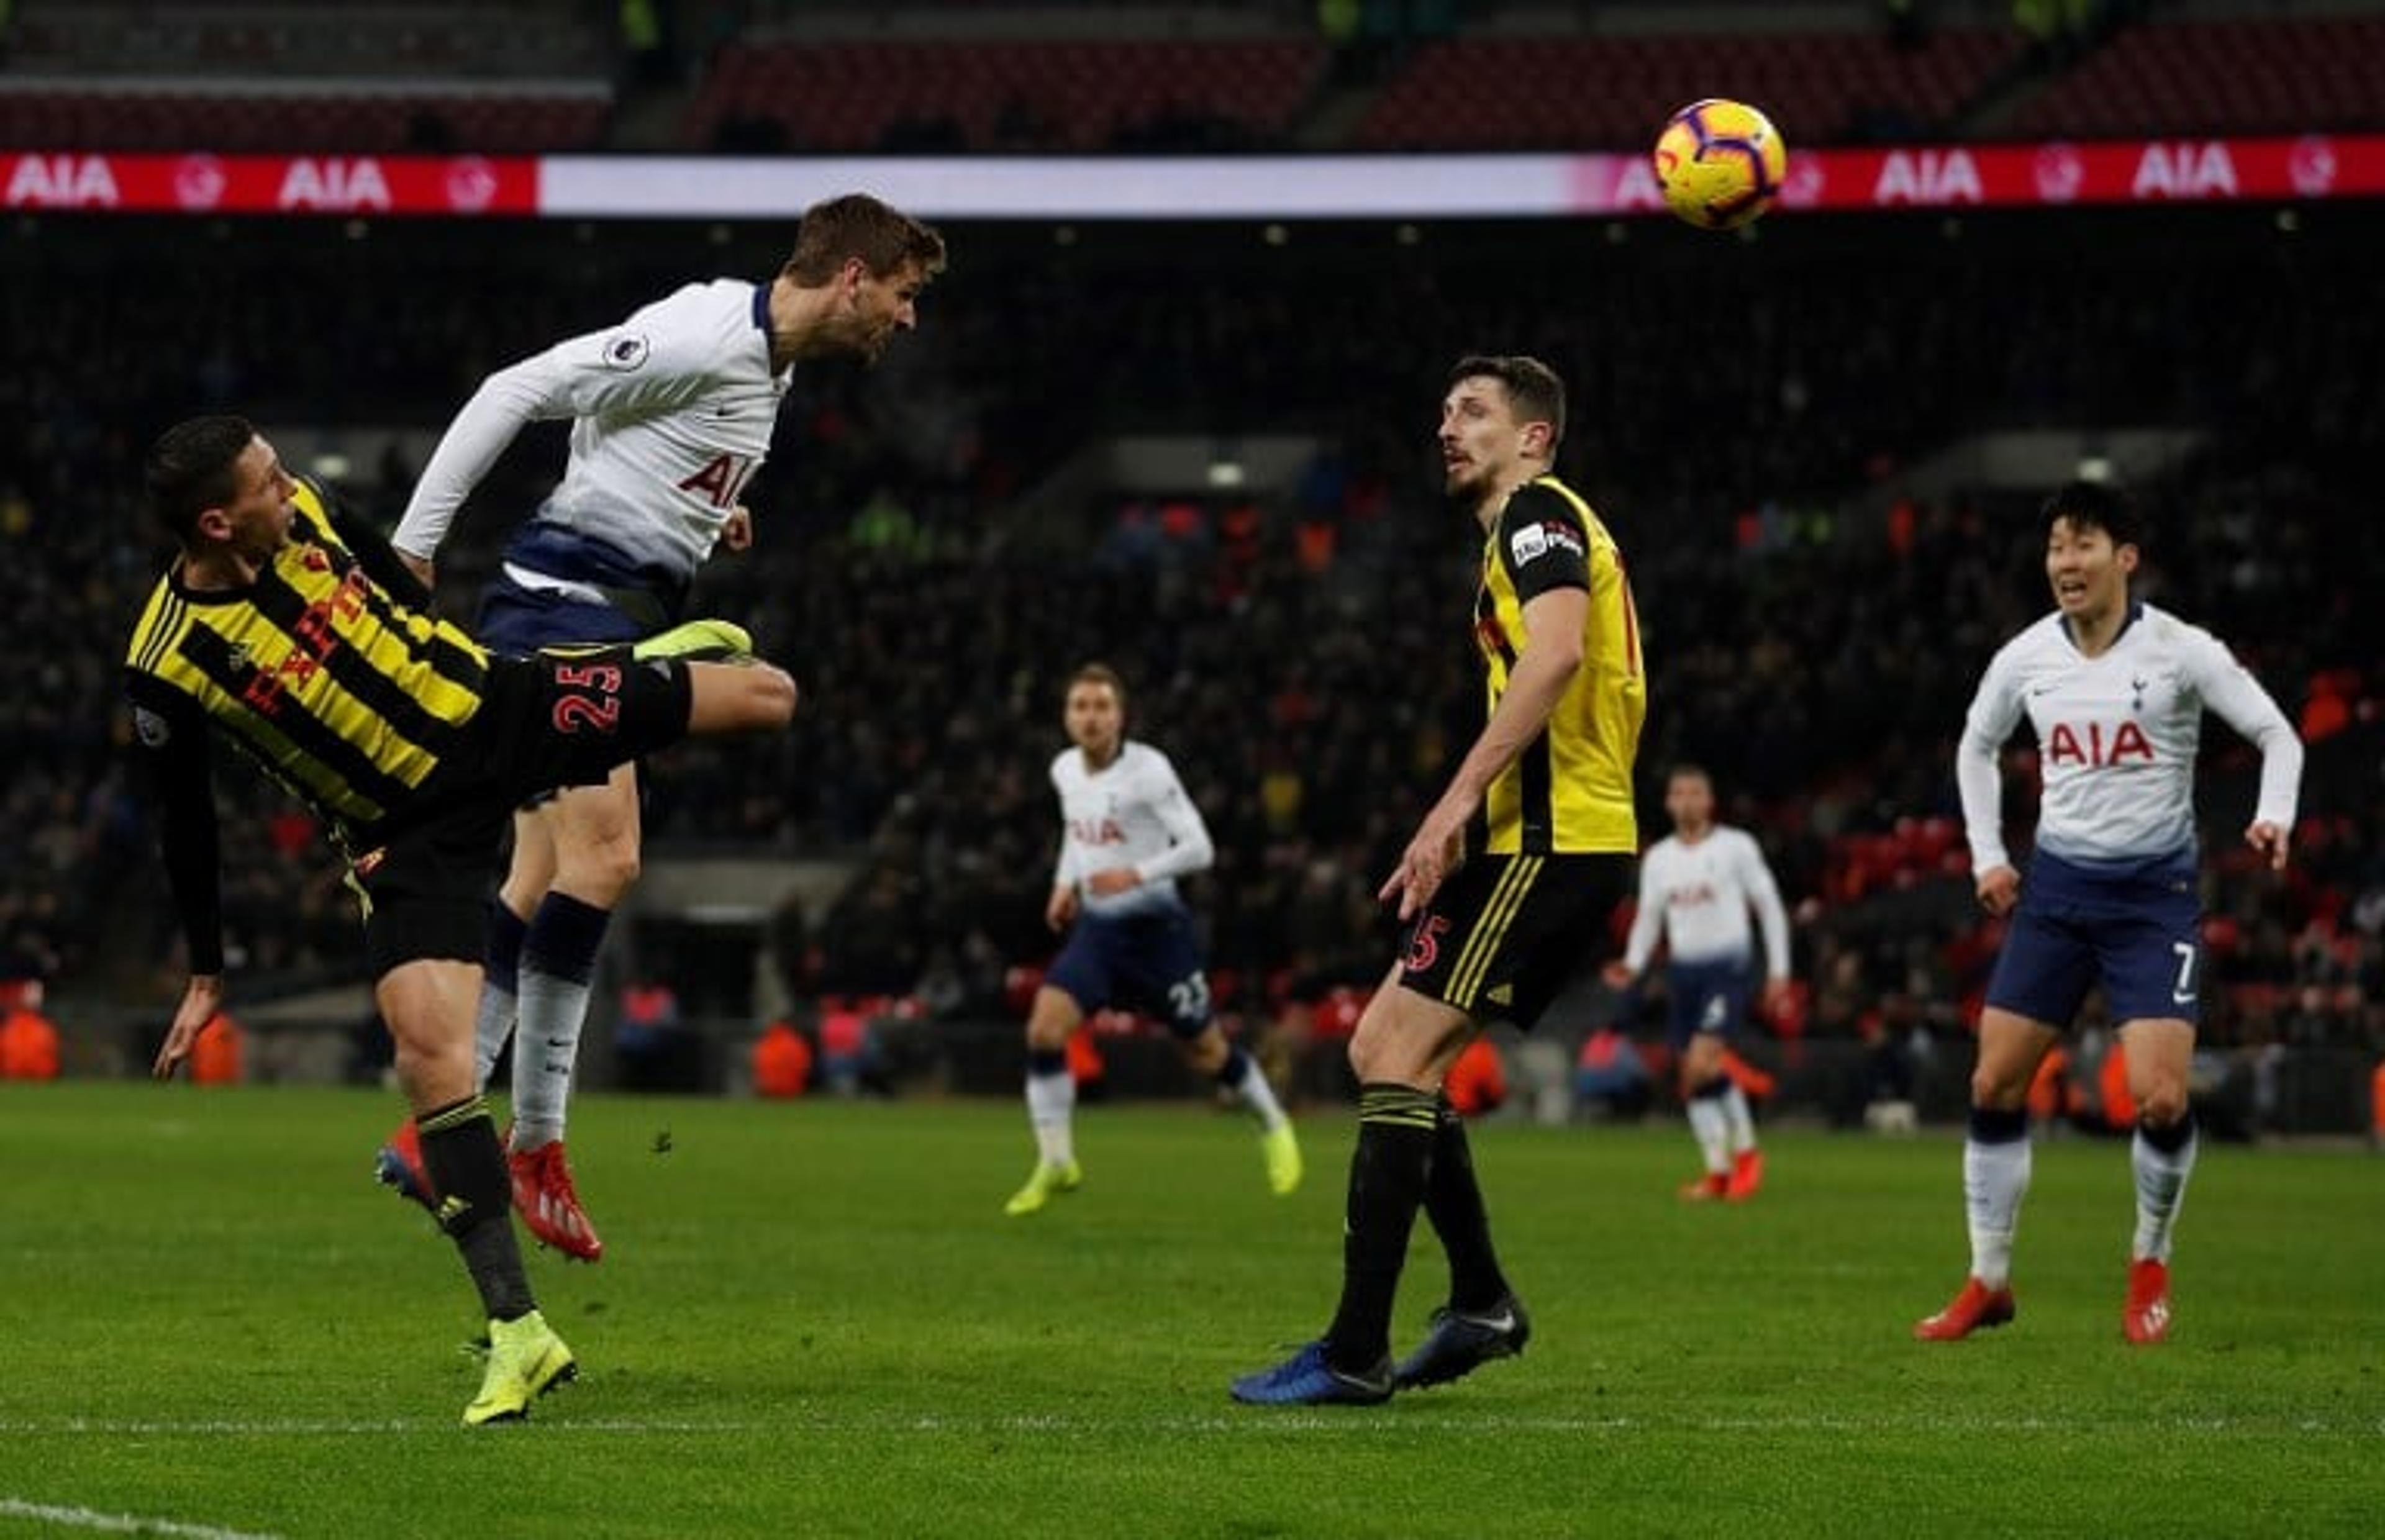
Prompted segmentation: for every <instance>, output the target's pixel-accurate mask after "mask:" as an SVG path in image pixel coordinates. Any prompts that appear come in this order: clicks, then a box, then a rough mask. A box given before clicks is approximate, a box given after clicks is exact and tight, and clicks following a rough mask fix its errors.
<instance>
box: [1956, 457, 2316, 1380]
mask: <svg viewBox="0 0 2385 1540" xmlns="http://www.w3.org/2000/svg"><path fill="white" fill-rule="evenodd" d="M2044 526H2045V571H2046V577H2047V578H2048V579H2049V580H2050V581H2051V582H2052V584H2053V588H2054V604H2055V610H2054V614H2052V615H2048V616H2046V617H2045V618H2044V619H2042V620H2040V621H2038V622H2037V623H2036V624H2035V625H2033V626H2031V627H2029V628H2028V629H2027V630H2025V631H2023V632H2021V633H2020V634H2019V635H2018V636H2017V637H2015V638H2014V639H2013V640H2011V641H2009V642H2007V643H2006V644H2005V645H2004V648H2003V650H2002V651H2000V652H1997V653H1996V655H1995V657H1994V658H1993V659H1992V661H1991V662H1990V663H1989V664H1988V669H1987V674H1986V676H1985V677H1983V678H1982V679H1981V680H1980V681H1979V693H1978V694H1977V695H1976V696H1975V697H1973V699H1972V702H1971V708H1970V714H1969V716H1968V718H1967V721H1966V723H1965V725H1964V730H1963V741H1962V747H1961V749H1960V750H1959V751H1958V753H1957V758H1956V763H1955V774H1956V778H1957V780H1958V782H1959V784H1960V786H1961V789H1962V797H1963V818H1964V822H1965V824H1966V826H1967V831H1968V834H1969V838H1970V846H1971V866H1972V872H1973V877H1974V881H1975V882H1976V884H1977V886H1978V888H1979V902H1980V904H1981V905H1982V906H1983V907H1985V908H1986V909H1987V911H1988V912H1989V913H1992V914H2000V915H2010V916H2011V925H2010V928H2009V930H2008V931H2007V933H2006V935H2005V938H2004V950H2003V952H2002V954H2001V955H2000V956H1999V957H1998V958H1997V960H1996V968H1995V973H1994V975H1993V977H1992V979H1991V980H1990V982H1989V985H1988V992H1987V1003H1986V1008H1985V1009H1984V1010H1983V1011H1982V1012H1980V1016H1979V1062H1978V1065H1977V1067H1976V1069H1975V1070H1974V1071H1973V1072H1972V1076H1971V1126H1970V1136H1969V1138H1968V1139H1967V1141H1966V1143H1965V1145H1964V1149H1963V1198H1964V1207H1965V1210H1966V1213H1967V1219H1968V1221H1969V1226H1970V1236H1971V1273H1970V1276H1969V1277H1968V1278H1967V1280H1966V1281H1965V1282H1964V1285H1963V1287H1962V1290H1961V1291H1960V1292H1959V1293H1957V1294H1956V1295H1955V1297H1954V1300H1953V1301H1952V1302H1951V1303H1950V1304H1948V1305H1947V1307H1946V1308H1945V1309H1944V1310H1941V1311H1939V1312H1938V1313H1937V1314H1936V1315H1933V1316H1930V1317H1929V1318H1927V1319H1926V1320H1923V1321H1921V1322H1918V1323H1916V1324H1915V1326H1914V1328H1913V1332H1914V1335H1915V1336H1917V1337H1918V1338H1920V1339H1921V1340H1923V1341H1925V1342H1951V1341H1954V1340H1957V1339H1959V1338H1962V1337H1965V1336H1968V1335H1970V1334H1971V1333H1972V1332H1974V1331H1977V1330H1979V1329H1980V1328H1983V1327H1988V1326H2000V1325H2002V1324H2004V1323H2005V1322H2008V1321H2010V1320H2012V1319H2013V1317H2014V1314H2015V1312H2016V1311H2015V1305H2014V1299H2013V1290H2012V1284H2011V1270H2012V1247H2013V1233H2014V1230H2015V1229H2016V1227H2017V1224H2018V1222H2019V1217H2020V1204H2021V1198H2022V1196H2023V1195H2024V1194H2025V1193H2026V1192H2027V1191H2028V1189H2029V1123H2028V1118H2029V1114H2028V1107H2027V1099H2028V1093H2029V1082H2030V1080H2031V1079H2032V1078H2033V1077H2034V1076H2035V1074H2036V1073H2037V1066H2038V1062H2039V1060H2041V1059H2042V1058H2043V1057H2044V1055H2045V1053H2046V1050H2047V1049H2050V1048H2051V1047H2052V1046H2053V1044H2054V1039H2055V1037H2057V1036H2059V1035H2060V1034H2061V1033H2062V1032H2063V1031H2064V1030H2066V1029H2067V1027H2068V1026H2069V1025H2070V1024H2071V1021H2072V1018H2074V1017H2075V1016H2076V1015H2077V1014H2078V1012H2079V1006H2080V1004H2081V1002H2082V1001H2084V1000H2085V999H2086V997H2087V992H2088V991H2089V990H2090V989H2091V988H2092V987H2095V986H2096V985H2098V984H2100V985H2102V987H2103V989H2104V998H2105V1000H2106V1001H2107V1003H2108V1004H2109V1006H2110V1009H2111V1015H2112V1020H2113V1022H2114V1024H2115V1025H2117V1028H2118V1031H2119V1035H2120V1038H2121V1041H2122V1042H2123V1043H2124V1045H2125V1046H2126V1049H2127V1063H2128V1078H2129V1096H2130V1097H2131V1098H2133V1099H2135V1101H2136V1104H2137V1107H2138V1120H2137V1130H2136V1136H2135V1138H2134V1140H2133V1141H2132V1143H2131V1145H2130V1149H2129V1164H2130V1166H2131V1169H2132V1170H2133V1172H2134V1174H2135V1178H2136V1193H2137V1227H2136V1235H2135V1238H2134V1241H2133V1243H2132V1245H2131V1246H2130V1248H2129V1283H2128V1294H2127V1298H2126V1302H2125V1304H2124V1305H2123V1307H2122V1310H2121V1331H2122V1334H2123V1335H2124V1336H2125V1337H2126V1338H2127V1339H2128V1340H2129V1342H2132V1343H2139V1344H2149V1343H2155V1342H2159V1341H2161V1340H2162V1339H2163V1338H2165V1337H2166V1336H2167V1335H2168V1334H2169V1328H2170V1298H2169V1257H2170V1231H2171V1227H2172V1225H2173V1224H2174V1223H2175V1222H2176V1220H2177V1217H2178V1211H2179V1201H2180V1199H2181V1198H2182V1197H2183V1196H2184V1194H2185V1190H2186V1182H2187V1177H2188V1175H2189V1174H2190V1173H2191V1172H2192V1170H2193V1169H2194V1155H2195V1127H2194V1113H2193V1108H2192V1106H2191V1103H2190V1102H2189V1100H2188V1096H2187V1081H2188V1071H2189V1067H2190V1062H2191V1058H2192V1055H2193V1051H2194V1029H2195V1023H2196V1020H2197V1019H2198V1014H2199V1004H2200V1000H2201V997H2202V991H2203V948H2202V926H2203V913H2202V906H2201V903H2200V901H2199V900H2198V897H2197V891H2196V889H2197V872H2196V851H2195V828H2194V758H2195V751H2196V749H2197V746H2198V744H2199V741H2200V739H2201V735H2202V727H2203V714H2204V710H2205V709H2206V708H2208V709H2209V710H2210V711H2212V712H2213V713H2215V714H2217V715H2218V716H2219V718H2220V719H2221V720H2222V721H2224V722H2226V723H2227V724H2228V725H2229V727H2233V728H2234V729H2235V730H2236V731H2237V732H2238V733H2240V734H2241V735H2242V736H2243V737H2244V738H2245V739H2249V740H2250V741H2252V742H2254V743H2255V744H2258V745H2259V746H2260V750H2261V789H2260V793H2259V801H2258V804H2257V806H2256V807H2255V809H2254V813H2253V821H2252V823H2251V825H2250V826H2248V827H2246V829H2245V831H2244V838H2245V841H2246V843H2248V844H2250V845H2251V846H2252V847H2253V848H2254V850H2256V851H2261V852H2263V853H2264V854H2266V856H2267V857H2268V859H2269V864H2270V867H2271V869H2272V870H2282V869H2283V868H2284V866H2285V863H2286V851H2287V845H2288V841H2289V839H2290V838H2291V831H2292V829H2293V823H2294V804H2295V800H2296V796H2297V793H2298V790H2299V788H2300V784H2301V780H2302V767H2303V747H2302V742H2301V740H2300V739H2297V738H2296V737H2295V735H2294V730H2293V727H2292V726H2291V724H2290V723H2289V722H2288V721H2287V720H2286V717H2285V714H2284V713H2283V712H2281V711H2279V709H2278V704H2277V702H2275V701H2272V700H2271V699H2270V698H2269V696H2268V694H2267V692H2266V691H2265V690H2263V689H2262V688H2261V687H2260V685H2259V684H2258V683H2257V682H2256V681H2255V680H2254V678H2253V677H2252V675H2251V674H2249V673H2247V672H2246V671H2245V669H2244V668H2243V666H2242V665H2241V664H2238V663H2237V662H2236V660H2235V658H2234V657H2233V656H2231V655H2230V654H2229V651H2228V649H2227V648H2226V647H2225V646H2224V645H2222V644H2221V643H2220V642H2219V640H2217V639H2216V638H2215V637H2213V636H2212V634H2211V633H2210V632H2208V631H2205V630H2204V629H2203V628H2202V627H2197V626H2191V625H2189V624H2187V623H2186V622H2185V621H2183V620H2180V619H2179V618H2178V617H2177V616H2175V615H2166V614H2164V613H2162V612H2161V611H2159V610H2156V609H2154V608H2153V607H2152V606H2151V605H2148V604H2145V603H2143V602H2140V601H2132V600H2131V599H2130V598H2129V574H2131V573H2132V572H2134V571H2135V570H2136V567H2137V563H2138V559H2139V552H2140V546H2141V543H2142V529H2141V527H2140V524H2139V522H2138V516H2137V514H2136V511H2135V509H2134V508H2133V507H2132V506H2131V505H2130V504H2129V502H2128V501H2127V500H2126V499H2125V498H2124V497H2122V496H2121V495H2120V494H2119V493H2118V492H2117V491H2114V490H2113V489H2111V488H2108V487H2104V486H2102V485H2099V484H2096V483H2092V482H2074V483H2072V484H2070V485H2069V486H2067V487H2064V488H2063V489H2061V490H2060V491H2057V492H2055V493H2054V496H2053V497H2052V498H2051V499H2050V500H2048V502H2047V503H2046V504H2045V511H2044ZM2024 714H2026V715H2027V716H2028V718H2029V725H2030V727H2033V728H2034V729H2035V731H2036V734H2037V743H2038V762H2039V765H2040V767H2041V771H2042V780H2043V787H2044V789H2043V792H2042V805H2041V811H2040V813H2039V819H2038V827H2037V849H2036V852H2035V854H2034V855H2032V856H2031V857H2030V858H2029V873H2028V877H2027V880H2026V881H2024V880H2023V878H2022V876H2021V875H2020V873H2019V872H2018V871H2017V869H2016V868H2015V866H2014V865H2013V862H2012V858H2011V857H2010V856H2009V855H2008V854H2007V853H2006V851H2005V850H2004V830H2003V827H2002V823H2001V815H2002V808H2003V777H2002V776H2001V774H2000V773H1999V764H1998V756H1999V754H2000V753H2001V751H2002V750H2003V747H2004V740H2005V739H2006V738H2007V737H2009V736H2010V735H2011V733H2012V731H2013V728H2014V727H2016V726H2017V724H2018V723H2019V721H2020V719H2021V717H2022V716H2023V715H2024Z"/></svg>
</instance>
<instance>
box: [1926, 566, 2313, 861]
mask: <svg viewBox="0 0 2385 1540" xmlns="http://www.w3.org/2000/svg"><path fill="white" fill-rule="evenodd" d="M2206 706H2207V707H2209V708H2210V709H2211V710H2212V711H2213V712H2216V714H2218V715H2219V717H2220V719H2221V720H2222V721H2224V722H2226V723H2227V724H2228V725H2229V727H2233V728H2235V729H2236V731H2237V732H2239V733H2241V734H2242V735H2243V736H2244V737H2245V738H2246V739H2250V740H2251V741H2253V742H2254V743H2256V744H2258V745H2259V746H2260V749H2261V793H2260V801H2259V805H2258V807H2257V808H2256V809H2255V810H2254V815H2253V816H2254V819H2256V820H2258V819H2266V820H2267V821H2268V822H2270V823H2273V824H2275V825H2277V826H2279V828H2291V827H2292V826H2293V822H2294V802H2295V799H2296V796H2297V794H2298V791H2299V789H2300V787H2301V783H2302V773H2303V746H2302V740H2301V739H2298V738H2296V737H2295V736H2294V729H2293V727H2292V726H2291V724H2290V723H2288V722H2287V720H2286V716H2285V714H2284V713H2283V712H2281V711H2279V709H2278V703H2277V702H2275V701H2272V700H2271V699H2269V696H2268V692H2267V691H2266V690H2264V689H2262V688H2261V687H2260V685H2259V683H2258V682H2257V681H2255V680H2254V677H2253V676H2252V675H2251V674H2249V673H2247V672H2246V671H2245V669H2244V666H2243V664H2240V663H2238V662H2237V661H2236V659H2235V658H2234V656H2233V655H2231V654H2230V653H2229V651H2228V649H2227V648H2226V647H2225V646H2224V645H2222V644H2221V643H2220V641H2219V640H2218V639H2217V638H2216V637H2214V636H2213V635H2212V634H2211V633H2210V632H2208V631H2206V630H2204V629H2203V627H2200V626H2191V625H2189V624H2188V623H2187V622H2185V621H2183V620H2180V619H2179V618H2178V617H2177V616H2176V615H2166V614H2164V613H2163V612H2162V611H2160V610H2156V609H2154V608H2153V607H2152V606H2151V605H2146V604H2140V605H2137V606H2135V607H2134V609H2133V611H2132V615H2131V618H2130V619H2129V624H2128V625H2127V626H2126V627H2124V628H2123V629H2122V630H2121V632H2120V635H2119V638H2118V639H2117V640H2115V641H2114V642H2113V643H2112V645H2111V646H2110V647H2109V648H2107V649H2106V650H2105V651H2104V653H2103V655H2102V656H2100V657H2093V658H2090V657H2086V656H2083V655H2082V654H2081V653H2080V652H2079V649H2078V647H2077V646H2076V645H2075V644H2074V643H2073V642H2072V641H2071V640H2070V631H2069V627H2067V625H2066V624H2065V623H2064V621H2063V618H2062V615H2061V614H2060V612H2058V611H2057V612H2056V613H2054V614H2053V615H2047V616H2046V617H2045V618H2044V619H2042V620H2040V621H2038V622H2037V623H2036V624H2035V625H2033V626H2030V627H2029V628H2028V629H2027V630H2025V631H2023V632H2021V633H2020V634H2019V635H2018V636H2017V637H2015V638H2013V639H2012V640H2010V641H2008V642H2006V643H2004V647H2003V648H2002V649H2001V650H1999V651H1998V652H1997V653H1996V655H1995V657H1994V658H1993V659H1992V660H1990V662H1989V664H1988V671H1987V673H1986V675H1985V676H1984V677H1981V678H1980V680H1979V693H1978V694H1977V695H1976V696H1974V697H1973V698H1972V700H1971V710H1970V714H1969V716H1968V717H1967V720H1966V721H1965V723H1964V726H1963V743H1962V747H1961V748H1960V750H1958V751H1956V754H1955V758H1954V772H1955V779H1956V781H1957V783H1958V784H1959V785H1960V787H1961V789H1962V793H1963V822H1964V825H1965V826H1966V829H1967V833H1968V834H1969V836H1970V844H1971V864H1972V869H1973V870H1975V871H1979V872H1984V871H1986V870H1988V869H1989V868H1990V867H1993V866H2008V865H2010V864H2011V863H2012V862H2011V858H2010V857H2009V856H2008V855H2007V854H2006V853H2005V851H2004V829H2003V825H2002V812H2003V807H2002V803H2003V777H2002V776H2001V774H2000V766H1999V761H1998V756H1999V754H2000V753H2001V752H2002V751H2003V748H2004V740H2005V739H2008V738H2010V737H2011V736H2012V731H2013V728H2014V727H2015V726H2016V725H2017V724H2018V722H2019V720H2020V717H2021V714H2022V713H2024V712H2026V713H2027V714H2028V715H2029V725H2030V726H2031V727H2034V728H2036V730H2037V744H2038V764H2039V769H2040V774H2041V776H2042V780H2043V782H2044V787H2045V790H2044V798H2043V805H2042V810H2041V811H2040V813H2039V816H2038V826H2037V843H2038V848H2039V849H2041V850H2043V851H2048V852H2049V853H2051V854H2054V855H2056V856H2060V857H2062V858H2063V859H2065V860H2069V861H2089V862H2115V861H2132V860H2139V859H2143V858H2148V857H2157V856H2172V855H2177V854H2179V853H2181V852H2185V851H2191V850H2192V849H2193V847H2194V755H2195V751H2196V749H2197V748H2198V747H2199V746H2200V742H2201V739H2202V735H2203V713H2204V708H2205V707H2206Z"/></svg>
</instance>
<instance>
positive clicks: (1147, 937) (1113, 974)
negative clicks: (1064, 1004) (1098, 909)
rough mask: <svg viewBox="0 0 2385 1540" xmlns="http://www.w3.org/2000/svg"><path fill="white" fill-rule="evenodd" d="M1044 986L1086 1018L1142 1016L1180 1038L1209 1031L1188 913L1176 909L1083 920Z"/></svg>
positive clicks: (1204, 983) (1205, 982)
mask: <svg viewBox="0 0 2385 1540" xmlns="http://www.w3.org/2000/svg"><path fill="white" fill-rule="evenodd" d="M1043 982H1044V983H1046V984H1048V985H1050V986H1051V987H1054V988H1055V989H1058V990H1060V991H1062V992H1063V993H1065V994H1067V995H1068V998H1069V999H1070V1000H1075V1001H1076V1002H1077V1009H1079V1010H1080V1011H1082V1012H1085V1013H1086V1014H1087V1015H1091V1014H1092V1013H1093V1012H1096V1011H1099V1010H1101V1009H1102V1008H1103V1007H1104V1006H1115V1007H1118V1008H1120V1009H1123V1010H1129V1011H1139V1012H1143V1014H1145V1015H1150V1016H1156V1017H1158V1018H1159V1019H1160V1020H1161V1021H1164V1022H1166V1023H1167V1024H1168V1030H1169V1031H1170V1032H1173V1033H1174V1034H1176V1036H1178V1037H1186V1038H1190V1037H1199V1036H1200V1035H1201V1033H1202V1031H1203V1029H1205V1027H1207V1026H1208V1025H1209V979H1208V975H1205V974H1204V973H1203V972H1202V971H1201V944H1200V942H1199V940H1198V939H1197V938H1195V937H1194V936H1193V915H1192V913H1191V912H1190V911H1188V910H1186V909H1184V908H1182V907H1181V906H1171V907H1169V908H1166V909H1155V910H1152V911H1150V912H1148V913H1141V914H1121V915H1118V916H1117V917H1116V918H1111V917H1108V916H1105V915H1099V914H1080V916H1079V917H1078V919H1077V926H1076V928H1075V929H1074V930H1072V931H1070V932H1069V933H1068V945H1067V946H1065V947H1062V948H1061V949H1060V955H1059V956H1057V957H1055V958H1054V959H1053V960H1052V966H1051V967H1050V968H1049V969H1047V970H1045V972H1044V975H1043Z"/></svg>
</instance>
